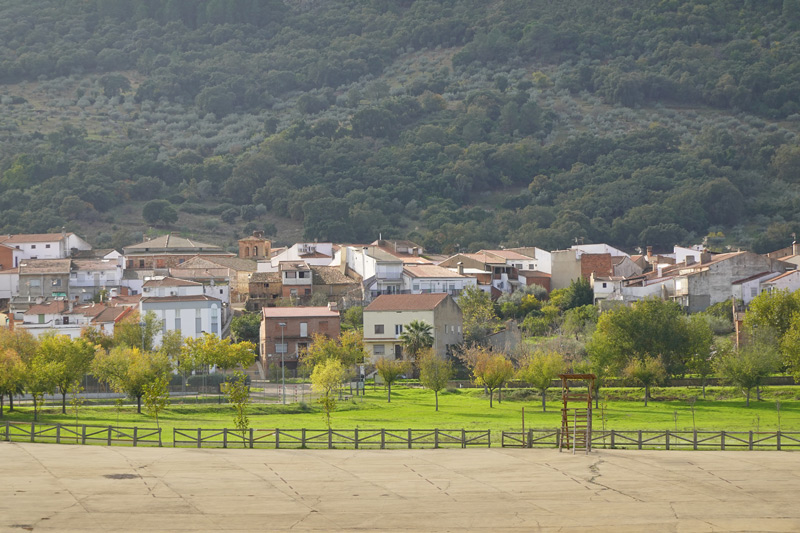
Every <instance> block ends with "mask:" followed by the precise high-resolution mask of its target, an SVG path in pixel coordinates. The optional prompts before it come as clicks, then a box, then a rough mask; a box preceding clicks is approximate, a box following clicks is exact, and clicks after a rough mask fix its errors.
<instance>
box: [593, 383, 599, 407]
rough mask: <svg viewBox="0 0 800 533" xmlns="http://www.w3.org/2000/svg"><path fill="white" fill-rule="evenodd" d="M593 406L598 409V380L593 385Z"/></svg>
mask: <svg viewBox="0 0 800 533" xmlns="http://www.w3.org/2000/svg"><path fill="white" fill-rule="evenodd" d="M594 408H595V409H600V382H597V385H595V387H594Z"/></svg>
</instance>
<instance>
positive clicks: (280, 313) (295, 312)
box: [261, 307, 339, 320]
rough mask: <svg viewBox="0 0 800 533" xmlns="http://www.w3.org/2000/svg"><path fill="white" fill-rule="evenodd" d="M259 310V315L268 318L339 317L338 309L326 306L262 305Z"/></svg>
mask: <svg viewBox="0 0 800 533" xmlns="http://www.w3.org/2000/svg"><path fill="white" fill-rule="evenodd" d="M261 311H262V315H261V316H263V317H264V319H269V320H275V319H281V318H302V317H308V318H311V317H330V318H334V317H335V318H339V311H331V310H330V309H329V308H328V307H263V308H262V309H261Z"/></svg>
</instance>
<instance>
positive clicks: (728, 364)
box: [714, 343, 780, 407]
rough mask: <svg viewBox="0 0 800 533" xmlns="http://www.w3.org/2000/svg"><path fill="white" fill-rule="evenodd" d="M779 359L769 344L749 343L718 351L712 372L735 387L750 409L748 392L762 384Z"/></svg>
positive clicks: (776, 366) (777, 364)
mask: <svg viewBox="0 0 800 533" xmlns="http://www.w3.org/2000/svg"><path fill="white" fill-rule="evenodd" d="M779 363H780V357H779V355H778V352H777V350H775V348H774V346H773V345H772V344H770V343H751V344H749V345H747V346H743V347H741V348H739V349H738V350H737V349H734V348H732V347H727V348H724V349H722V350H720V353H719V354H718V355H717V357H716V359H715V361H714V370H715V371H716V372H717V373H718V374H719V375H720V376H722V378H723V379H724V380H725V382H726V383H729V384H730V385H733V386H735V387H737V388H738V389H739V390H740V391H742V393H743V394H744V395H745V398H746V405H747V407H750V392H751V391H752V390H753V389H754V388H756V387H758V386H760V385H761V383H763V381H764V378H766V377H767V376H769V375H770V374H771V373H772V372H775V371H776V370H777V369H778V366H779Z"/></svg>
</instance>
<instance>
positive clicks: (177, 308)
mask: <svg viewBox="0 0 800 533" xmlns="http://www.w3.org/2000/svg"><path fill="white" fill-rule="evenodd" d="M227 311H228V308H227V307H226V306H225V305H224V302H223V301H222V300H220V299H219V298H215V297H214V296H209V295H207V294H205V288H204V286H203V284H202V283H198V282H195V281H188V280H182V279H177V278H169V277H159V278H154V279H150V280H147V281H145V283H144V286H143V287H142V299H141V300H140V302H139V312H140V314H141V315H144V314H145V313H148V312H153V313H155V315H156V317H157V318H158V320H159V321H160V322H161V330H160V331H159V332H158V333H157V334H156V337H155V339H154V343H155V345H156V346H158V345H160V344H161V338H162V336H163V334H164V333H166V332H167V331H180V332H181V336H182V337H183V338H184V339H186V338H195V339H196V338H200V337H202V335H203V334H204V333H211V334H213V335H217V336H222V334H223V331H224V329H225V327H226V324H227V319H228V312H227Z"/></svg>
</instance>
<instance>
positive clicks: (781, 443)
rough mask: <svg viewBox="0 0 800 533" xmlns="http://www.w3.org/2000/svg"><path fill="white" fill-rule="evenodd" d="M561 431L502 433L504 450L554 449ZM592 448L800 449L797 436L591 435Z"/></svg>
mask: <svg viewBox="0 0 800 533" xmlns="http://www.w3.org/2000/svg"><path fill="white" fill-rule="evenodd" d="M560 433H561V430H558V429H557V430H544V429H531V430H528V431H527V432H525V433H523V432H521V431H517V432H513V431H504V432H503V433H502V436H501V440H500V443H501V446H503V447H505V448H533V447H537V448H543V447H546V448H555V447H557V446H558V439H559V437H560ZM592 448H616V449H638V450H642V449H664V450H787V449H796V448H800V432H795V431H793V432H786V431H669V430H666V431H616V430H610V431H592Z"/></svg>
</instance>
